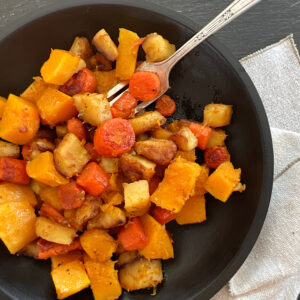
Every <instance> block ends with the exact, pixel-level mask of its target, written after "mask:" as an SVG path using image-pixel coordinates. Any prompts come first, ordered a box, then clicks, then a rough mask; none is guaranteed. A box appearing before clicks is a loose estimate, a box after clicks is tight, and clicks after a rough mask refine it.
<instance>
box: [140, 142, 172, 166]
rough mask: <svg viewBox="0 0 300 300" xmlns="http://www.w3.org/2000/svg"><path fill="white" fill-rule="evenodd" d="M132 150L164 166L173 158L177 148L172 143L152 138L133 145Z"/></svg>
mask: <svg viewBox="0 0 300 300" xmlns="http://www.w3.org/2000/svg"><path fill="white" fill-rule="evenodd" d="M134 149H135V151H136V152H137V153H138V154H140V155H143V156H145V157H146V158H148V159H149V160H152V161H154V162H155V163H157V164H159V165H163V166H166V165H168V164H169V163H170V161H171V160H172V159H173V157H174V156H175V153H176V150H177V147H176V145H175V143H174V142H173V141H169V140H161V139H153V138H152V139H149V140H146V141H141V142H137V143H135V146H134Z"/></svg>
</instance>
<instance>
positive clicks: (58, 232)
mask: <svg viewBox="0 0 300 300" xmlns="http://www.w3.org/2000/svg"><path fill="white" fill-rule="evenodd" d="M35 231H36V235H37V236H39V237H41V238H42V239H44V240H46V241H49V242H53V243H57V244H63V245H70V244H71V243H72V241H73V239H74V238H75V237H76V236H77V235H76V230H75V229H73V228H69V227H65V226H62V225H60V224H58V223H56V222H53V221H51V220H49V219H47V218H44V217H38V218H37V220H36V224H35Z"/></svg>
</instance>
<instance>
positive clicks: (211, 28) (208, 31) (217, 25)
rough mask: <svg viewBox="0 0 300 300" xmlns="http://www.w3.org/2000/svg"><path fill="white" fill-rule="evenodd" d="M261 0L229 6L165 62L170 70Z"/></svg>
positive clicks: (243, 0)
mask: <svg viewBox="0 0 300 300" xmlns="http://www.w3.org/2000/svg"><path fill="white" fill-rule="evenodd" d="M260 1H261V0H235V1H233V2H232V3H231V4H230V5H229V6H227V7H226V8H225V9H224V10H223V11H222V12H221V13H220V14H219V15H217V16H216V17H215V18H214V19H213V20H212V21H211V22H210V23H208V24H207V25H206V26H205V27H204V28H203V29H201V30H200V31H199V32H198V33H196V34H195V35H194V36H193V37H192V38H191V39H190V40H188V41H187V42H186V43H185V44H184V45H183V46H181V47H180V48H179V49H178V50H177V51H176V52H175V53H174V54H173V55H172V56H170V57H169V58H168V59H166V60H165V61H163V62H162V63H163V64H166V65H167V66H168V68H169V70H171V69H172V67H173V66H174V65H175V64H176V63H177V62H178V61H179V60H180V59H181V58H182V57H184V56H185V55H186V54H187V53H188V52H190V51H191V50H192V49H194V48H195V47H196V46H197V45H199V44H200V43H201V42H203V41H204V40H205V39H207V38H208V37H209V36H210V35H212V34H214V33H215V32H217V31H218V30H219V29H221V28H222V27H224V26H225V25H227V24H228V23H230V22H231V21H232V20H234V19H235V18H236V17H238V16H239V15H241V14H242V13H244V12H245V11H247V10H248V9H249V8H250V7H252V6H253V5H255V4H257V3H258V2H260Z"/></svg>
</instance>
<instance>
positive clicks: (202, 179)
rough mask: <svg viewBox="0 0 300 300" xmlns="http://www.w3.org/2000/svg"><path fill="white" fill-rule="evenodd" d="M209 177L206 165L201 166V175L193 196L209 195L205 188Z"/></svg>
mask: <svg viewBox="0 0 300 300" xmlns="http://www.w3.org/2000/svg"><path fill="white" fill-rule="evenodd" d="M208 176H209V168H208V167H206V166H205V165H203V166H201V169H200V174H199V176H198V177H197V179H196V184H195V189H194V193H193V196H196V195H204V194H205V193H207V191H206V189H205V188H204V184H205V182H206V180H207V178H208Z"/></svg>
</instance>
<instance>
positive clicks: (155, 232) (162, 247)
mask: <svg viewBox="0 0 300 300" xmlns="http://www.w3.org/2000/svg"><path fill="white" fill-rule="evenodd" d="M141 222H142V224H143V227H144V230H145V233H146V236H147V237H148V240H149V242H148V244H147V246H146V247H144V248H143V249H141V250H139V253H140V254H141V255H143V256H144V257H145V258H147V259H169V258H174V250H173V246H172V241H171V239H170V237H169V235H168V232H167V230H166V228H165V226H163V225H161V224H160V223H158V222H157V221H156V220H155V219H154V218H153V217H152V216H150V215H148V214H145V215H143V216H142V217H141Z"/></svg>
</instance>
